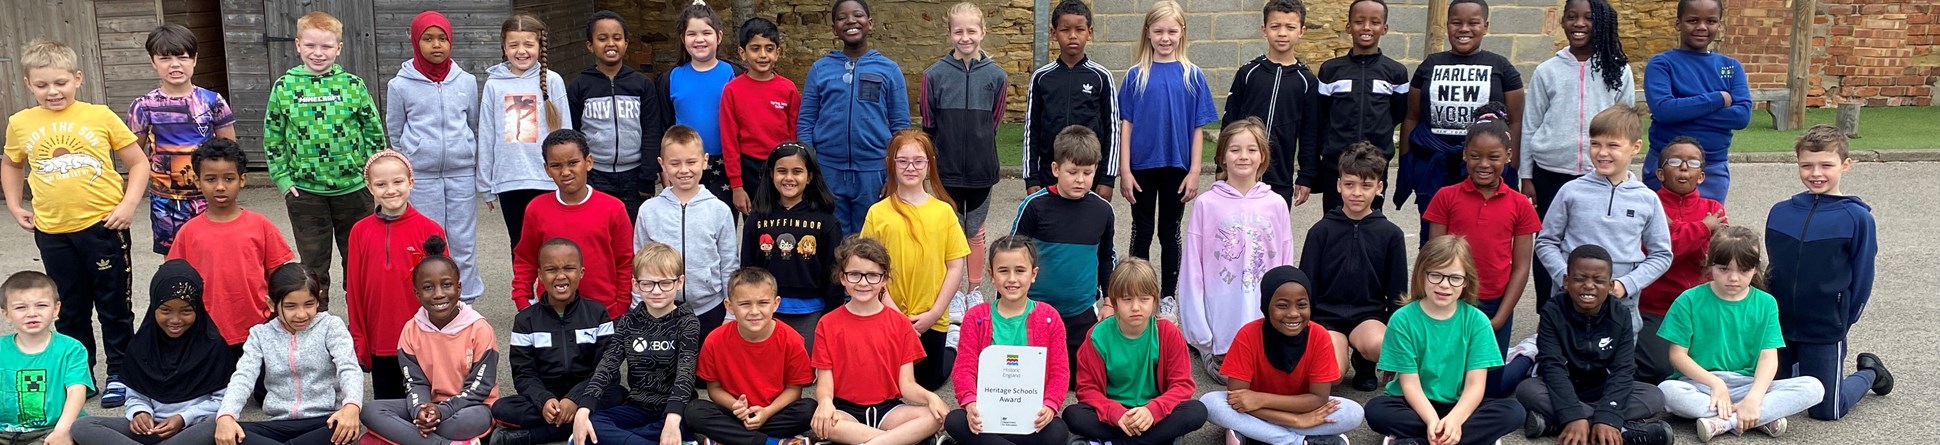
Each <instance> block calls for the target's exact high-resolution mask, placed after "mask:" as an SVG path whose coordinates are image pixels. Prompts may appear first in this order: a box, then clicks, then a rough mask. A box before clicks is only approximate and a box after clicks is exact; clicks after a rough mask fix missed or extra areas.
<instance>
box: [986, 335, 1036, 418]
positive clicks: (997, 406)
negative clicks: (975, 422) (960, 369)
mask: <svg viewBox="0 0 1940 445" xmlns="http://www.w3.org/2000/svg"><path fill="white" fill-rule="evenodd" d="M1045 354H1046V351H1045V349H1044V348H1042V347H1037V346H989V347H985V348H984V349H983V353H982V354H979V355H978V356H977V414H978V415H979V416H981V417H982V418H983V432H984V433H987V434H991V433H994V434H1030V433H1032V432H1035V430H1036V426H1037V412H1038V410H1039V409H1041V408H1043V407H1044V366H1045V365H1044V360H1045V358H1044V357H1045Z"/></svg>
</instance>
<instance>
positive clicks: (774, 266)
mask: <svg viewBox="0 0 1940 445" xmlns="http://www.w3.org/2000/svg"><path fill="white" fill-rule="evenodd" d="M731 114H738V113H728V114H724V115H723V116H726V115H731ZM742 165H743V166H744V168H745V166H748V164H742ZM765 165H767V166H769V168H770V170H769V172H768V173H766V174H763V175H761V176H759V177H761V178H772V183H770V184H766V185H763V186H759V187H757V188H756V189H755V192H754V207H753V210H754V212H753V213H749V214H748V222H747V223H746V224H745V225H743V226H742V229H741V266H742V267H759V268H762V270H766V271H768V272H769V273H770V274H772V275H773V276H774V277H775V288H776V292H778V293H779V294H780V295H781V302H780V303H778V304H777V306H776V307H775V319H777V320H780V321H781V322H782V323H783V324H787V325H788V327H789V328H792V329H794V330H795V332H796V333H798V334H800V335H801V336H802V339H803V340H806V341H808V342H807V343H805V344H804V345H803V347H804V348H805V349H807V350H809V351H810V352H813V351H814V350H815V343H814V342H813V341H814V339H815V325H816V323H817V322H818V321H819V320H821V319H822V314H824V313H827V312H828V311H829V310H830V309H834V308H835V307H836V306H841V305H842V300H843V295H842V286H841V284H840V283H837V282H836V281H835V279H834V278H832V275H830V274H829V271H832V270H836V268H837V266H836V264H835V256H834V255H833V253H835V251H836V249H839V248H841V247H842V223H841V222H840V221H837V220H836V219H835V196H834V195H832V194H830V193H829V187H828V184H827V183H826V182H824V181H822V168H821V165H820V163H819V161H816V159H815V150H811V149H809V148H808V146H806V145H802V143H800V142H794V141H789V142H785V143H782V144H781V145H780V146H777V147H774V151H773V152H770V153H769V155H768V162H766V163H765ZM746 178H747V179H753V178H755V176H748V177H746Z"/></svg>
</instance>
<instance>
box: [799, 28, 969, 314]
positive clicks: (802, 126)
mask: <svg viewBox="0 0 1940 445" xmlns="http://www.w3.org/2000/svg"><path fill="white" fill-rule="evenodd" d="M829 21H830V22H831V24H832V25H833V30H834V32H835V38H836V39H837V40H841V41H842V49H841V50H838V51H829V53H828V55H825V56H822V58H820V59H816V60H815V64H814V66H811V67H809V69H808V77H807V78H806V80H805V81H804V86H803V87H802V109H801V115H800V116H799V117H797V118H796V119H795V134H797V135H800V138H801V140H802V141H804V142H808V144H809V146H811V147H815V149H816V150H817V151H818V153H819V154H821V155H823V159H822V161H823V162H824V163H823V164H822V167H823V171H822V174H823V176H825V177H826V178H827V179H828V181H829V191H831V192H835V199H836V206H835V217H836V219H837V220H840V221H842V230H847V231H849V232H846V233H844V235H853V234H856V233H858V232H861V231H862V220H863V218H864V217H865V216H867V215H868V213H869V209H870V208H871V206H873V205H874V204H875V203H876V200H878V199H880V198H881V197H882V196H883V194H882V193H881V191H882V184H884V183H886V182H888V178H887V177H885V175H884V173H885V172H884V171H883V170H878V169H877V167H876V166H877V165H880V164H882V163H883V161H882V159H884V158H887V157H889V156H887V154H888V152H889V147H893V146H894V145H891V144H889V143H888V142H889V137H890V134H891V133H895V132H900V131H903V129H906V128H909V89H908V88H906V87H904V86H903V82H904V80H903V70H902V68H899V67H897V66H896V62H895V61H893V60H889V57H887V56H884V55H883V54H882V53H880V52H876V50H874V49H870V48H869V33H870V32H872V31H874V30H875V29H876V27H875V23H874V22H872V21H870V17H869V3H868V2H866V1H864V0H836V2H835V4H834V5H832V6H830V10H829ZM937 192H938V193H941V192H942V190H940V189H939V190H938V191H937ZM958 279H959V280H961V279H962V278H961V277H959V278H958Z"/></svg>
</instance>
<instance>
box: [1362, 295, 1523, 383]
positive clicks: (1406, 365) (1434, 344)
mask: <svg viewBox="0 0 1940 445" xmlns="http://www.w3.org/2000/svg"><path fill="white" fill-rule="evenodd" d="M1497 366H1502V355H1501V354H1498V353H1496V345H1495V331H1493V330H1491V329H1490V326H1489V316H1487V315H1483V314H1482V310H1480V309H1476V308H1475V306H1470V305H1468V304H1465V303H1464V304H1460V305H1459V306H1457V307H1456V308H1455V315H1454V316H1452V317H1448V319H1447V320H1436V319H1434V318H1433V317H1429V316H1428V314H1427V313H1425V312H1422V310H1421V302H1419V301H1417V302H1414V303H1408V305H1407V306H1402V307H1401V309H1400V310H1396V311H1395V312H1394V316H1392V317H1389V318H1388V336H1387V340H1386V342H1385V343H1382V344H1381V364H1380V365H1379V369H1380V370H1382V371H1389V372H1394V373H1397V374H1415V375H1417V376H1419V377H1421V391H1422V393H1423V394H1424V395H1426V396H1428V400H1431V401H1435V402H1441V403H1455V401H1456V400H1457V399H1460V398H1461V397H1462V378H1463V377H1464V375H1463V374H1464V373H1467V372H1468V371H1470V370H1475V369H1488V368H1494V367H1497ZM1388 395H1391V396H1396V397H1400V396H1401V379H1398V378H1397V379H1394V381H1391V382H1388Z"/></svg>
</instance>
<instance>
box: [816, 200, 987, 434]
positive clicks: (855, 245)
mask: <svg viewBox="0 0 1940 445" xmlns="http://www.w3.org/2000/svg"><path fill="white" fill-rule="evenodd" d="M951 217H952V218H954V217H955V216H954V215H951ZM835 263H836V264H837V265H838V268H837V269H835V270H832V271H830V275H832V276H835V277H839V278H840V279H841V280H842V288H843V290H844V292H845V293H847V294H848V296H849V302H848V303H845V304H843V305H842V307H838V308H835V309H834V310H832V311H829V314H828V316H825V317H822V321H821V323H820V324H819V325H818V326H816V329H815V336H816V337H820V338H818V339H817V341H816V343H819V344H821V345H822V347H821V348H819V349H816V350H815V354H814V355H812V356H810V358H809V364H810V365H811V366H814V367H815V380H816V381H817V382H820V383H819V384H817V385H816V387H815V417H814V420H812V421H810V422H809V424H810V425H811V427H812V429H813V430H814V431H815V437H818V438H822V439H825V440H829V441H833V442H836V443H844V444H862V443H883V444H895V445H911V444H915V443H918V442H920V441H923V440H926V439H929V438H931V437H933V436H934V435H935V434H936V433H937V431H939V430H941V429H942V428H943V417H944V413H946V412H948V410H949V408H948V407H946V406H944V405H943V398H941V397H937V395H936V393H933V392H930V390H927V389H924V388H923V386H922V385H918V384H917V383H916V377H915V376H916V370H915V369H916V362H917V361H918V360H922V359H923V356H924V352H923V345H922V341H921V340H920V339H918V338H917V336H916V333H915V332H914V331H912V330H910V324H909V321H908V318H907V317H904V316H903V315H902V314H901V313H898V312H897V311H896V309H895V308H893V307H890V306H889V305H888V304H887V303H886V301H885V300H884V299H883V298H884V297H887V296H889V287H888V286H884V285H883V280H885V279H888V278H889V274H890V273H893V272H895V269H891V268H890V267H889V263H890V255H889V250H888V249H887V248H885V247H883V245H882V243H881V242H878V241H876V239H875V238H869V237H858V236H851V237H849V238H848V239H846V240H843V241H842V248H841V249H839V250H836V251H835Z"/></svg>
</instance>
